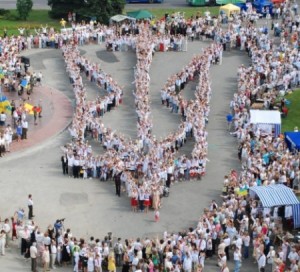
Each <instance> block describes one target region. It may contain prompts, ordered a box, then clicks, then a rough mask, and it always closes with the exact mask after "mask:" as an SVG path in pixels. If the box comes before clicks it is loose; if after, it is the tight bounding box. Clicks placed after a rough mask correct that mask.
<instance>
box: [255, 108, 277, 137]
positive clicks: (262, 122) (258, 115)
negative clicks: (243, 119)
mask: <svg viewBox="0 0 300 272" xmlns="http://www.w3.org/2000/svg"><path fill="white" fill-rule="evenodd" d="M250 123H251V124H254V125H256V126H258V127H259V128H260V129H261V130H262V131H264V132H266V133H268V134H271V133H272V132H273V133H274V135H275V137H276V136H278V135H279V134H280V132H281V115H280V112H279V111H276V110H272V111H271V110H250Z"/></svg>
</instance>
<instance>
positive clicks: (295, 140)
mask: <svg viewBox="0 0 300 272" xmlns="http://www.w3.org/2000/svg"><path fill="white" fill-rule="evenodd" d="M284 139H285V142H286V144H287V146H288V148H289V149H290V150H295V149H297V150H300V132H285V133H284Z"/></svg>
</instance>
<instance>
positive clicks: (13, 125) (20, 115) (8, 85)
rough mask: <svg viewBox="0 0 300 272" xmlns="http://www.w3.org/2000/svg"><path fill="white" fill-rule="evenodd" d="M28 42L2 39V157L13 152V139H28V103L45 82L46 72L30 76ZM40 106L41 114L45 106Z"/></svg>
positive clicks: (21, 39)
mask: <svg viewBox="0 0 300 272" xmlns="http://www.w3.org/2000/svg"><path fill="white" fill-rule="evenodd" d="M25 42H26V39H25V38H24V37H21V36H19V37H14V36H13V37H10V38H9V37H5V38H0V78H1V79H0V104H1V112H0V157H2V156H4V155H5V154H7V153H8V152H10V146H11V144H12V141H13V140H16V141H21V140H26V139H27V131H28V128H29V120H30V118H28V114H29V109H28V107H26V104H27V103H28V100H29V99H30V95H31V92H32V88H33V86H34V85H36V84H38V83H39V84H40V83H41V79H42V73H41V72H39V73H36V72H33V73H30V72H29V71H28V69H27V66H26V64H25V63H24V60H23V59H22V57H20V53H21V51H22V50H25V49H26V46H25ZM16 93H17V94H18V96H17V98H20V99H16V97H15V96H16V95H15V94H16ZM38 107H40V111H39V112H41V104H40V105H36V108H38ZM37 114H38V113H37Z"/></svg>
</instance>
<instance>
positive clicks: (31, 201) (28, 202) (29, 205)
mask: <svg viewBox="0 0 300 272" xmlns="http://www.w3.org/2000/svg"><path fill="white" fill-rule="evenodd" d="M27 206H28V209H29V211H28V219H29V220H31V219H32V218H33V217H34V215H33V200H32V195H31V194H29V195H28V200H27Z"/></svg>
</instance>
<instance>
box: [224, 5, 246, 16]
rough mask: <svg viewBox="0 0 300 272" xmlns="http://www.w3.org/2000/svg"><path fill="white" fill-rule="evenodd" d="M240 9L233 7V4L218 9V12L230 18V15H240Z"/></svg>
mask: <svg viewBox="0 0 300 272" xmlns="http://www.w3.org/2000/svg"><path fill="white" fill-rule="evenodd" d="M240 11H241V8H240V7H238V6H236V5H233V4H227V5H225V6H222V7H220V12H223V13H225V14H226V15H227V16H228V17H230V15H233V14H235V13H240Z"/></svg>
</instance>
